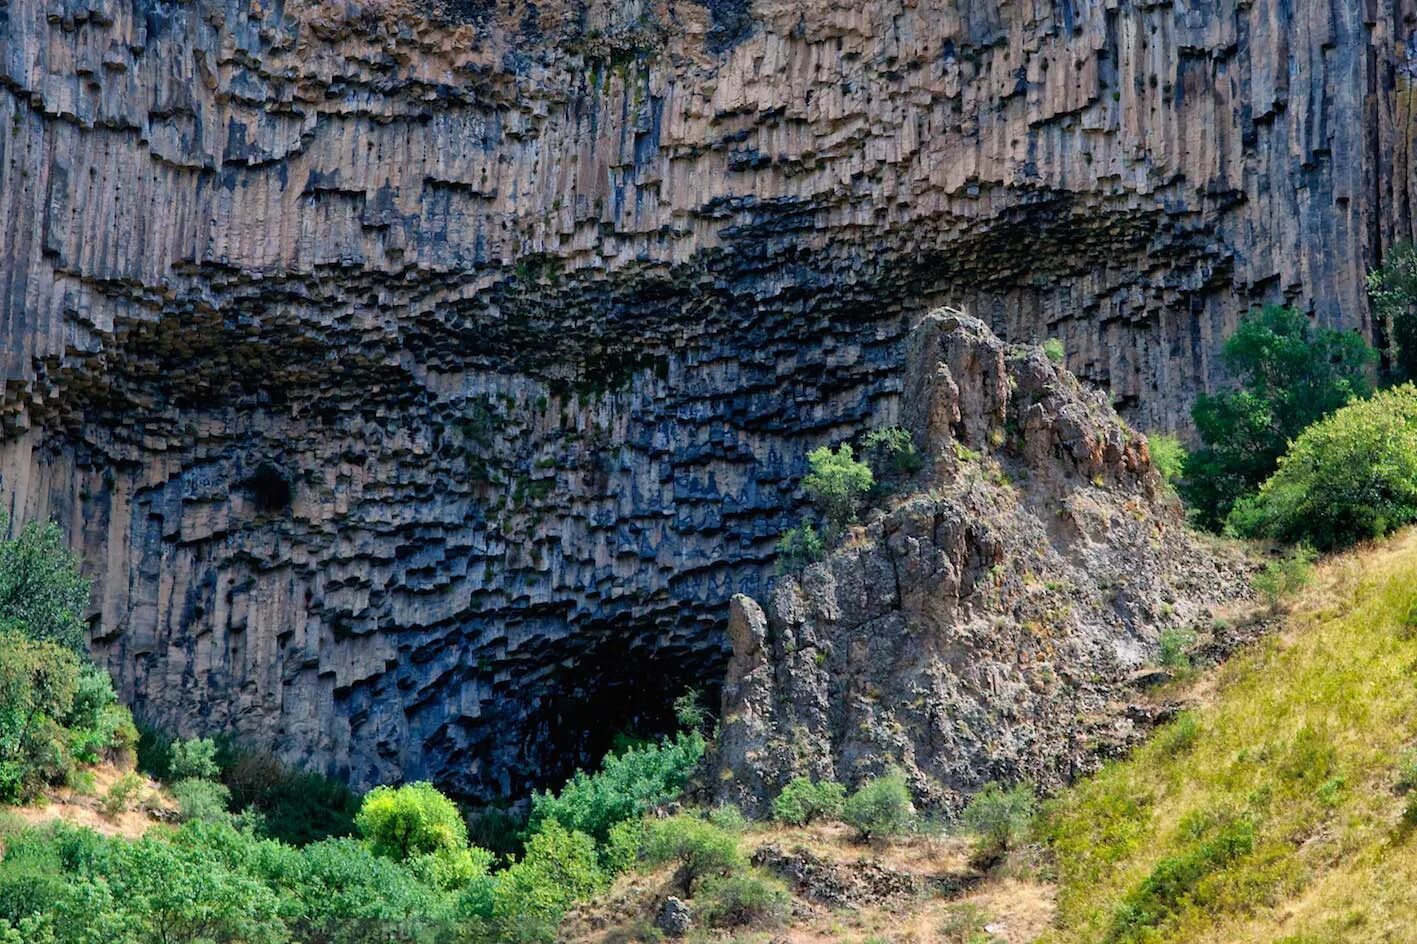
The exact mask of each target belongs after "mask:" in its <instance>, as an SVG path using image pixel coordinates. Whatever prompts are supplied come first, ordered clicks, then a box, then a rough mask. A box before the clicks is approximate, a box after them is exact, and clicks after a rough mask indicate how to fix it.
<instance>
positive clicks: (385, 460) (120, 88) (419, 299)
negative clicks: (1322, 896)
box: [0, 0, 1417, 796]
mask: <svg viewBox="0 0 1417 944" xmlns="http://www.w3.org/2000/svg"><path fill="white" fill-rule="evenodd" d="M1415 8H1417V7H1414V0H1370V2H1365V3H1331V2H1321V0H1298V2H1291V0H1166V2H1149V3H1125V2H1118V0H1050V2H1046V3H1045V2H1035V0H1005V2H996V0H885V2H863V0H842V2H833V3H817V2H786V0H759V2H757V3H749V2H748V0H714V2H712V3H709V4H707V5H701V4H698V3H693V2H688V0H674V2H654V3H650V2H630V3H620V2H610V0H545V2H540V3H537V4H534V5H533V4H527V3H522V2H518V0H505V2H500V3H488V2H484V0H469V2H449V3H446V4H442V5H440V9H441V10H442V12H443V14H444V19H445V20H446V18H447V17H448V16H452V17H454V18H457V19H459V20H460V21H461V22H460V24H459V25H457V26H452V25H449V24H448V23H447V22H435V21H432V20H428V19H425V18H422V17H419V16H417V15H414V14H412V13H405V12H401V10H400V7H399V5H398V4H388V5H385V6H384V7H382V8H380V9H372V8H360V7H356V6H349V5H343V4H340V3H336V2H331V3H323V4H318V3H313V2H311V3H297V2H292V3H289V4H283V3H266V2H261V0H180V2H179V0H3V2H2V3H0V219H3V220H4V221H5V223H4V228H3V230H0V476H2V477H3V481H0V489H3V494H4V500H5V502H6V504H7V506H8V508H9V509H10V510H11V511H12V512H13V513H14V514H13V516H14V517H15V518H21V517H26V516H54V517H56V518H57V519H58V520H60V522H61V523H62V524H63V525H64V526H65V527H66V529H67V530H68V532H69V534H70V535H71V538H72V540H73V542H74V544H75V545H76V547H78V548H79V549H80V550H81V551H82V552H83V553H84V555H85V557H86V558H87V559H88V560H89V561H91V562H92V568H93V572H92V576H93V577H94V578H95V581H96V583H95V593H96V601H97V602H96V611H95V613H94V626H95V635H94V647H95V651H96V652H97V653H98V654H99V655H100V656H101V657H102V658H103V659H105V660H106V661H107V663H108V664H109V666H110V667H111V668H112V669H113V671H114V674H115V676H116V678H117V679H118V682H119V685H120V687H121V689H122V691H123V693H124V695H125V697H126V698H128V699H129V700H130V701H132V702H133V703H134V704H135V707H136V708H137V710H138V711H139V713H140V714H141V715H142V716H143V717H145V718H146V719H147V720H149V721H152V722H154V723H158V724H162V725H166V726H169V727H173V728H176V729H179V730H182V731H183V732H186V733H191V732H194V731H217V730H224V731H228V732H231V733H235V734H237V735H239V736H241V737H242V738H244V739H246V740H247V741H249V742H252V743H253V744H255V745H257V746H264V747H269V748H273V749H275V750H277V751H278V752H279V753H280V754H281V755H282V756H283V757H284V758H286V759H287V760H291V761H295V762H299V763H302V764H307V765H310V766H314V767H318V768H321V769H323V770H326V771H327V772H329V773H334V774H338V775H342V776H346V777H348V778H350V779H351V780H353V781H354V782H356V783H358V784H369V783H371V782H374V781H377V780H387V779H393V778H397V777H400V776H420V777H422V776H428V777H433V778H434V779H437V780H438V781H439V782H440V783H442V784H443V785H444V786H446V787H448V788H450V789H453V790H456V791H458V792H461V793H465V794H469V795H484V796H486V795H494V794H503V793H516V792H521V791H523V790H525V789H526V787H527V785H528V784H529V783H530V782H532V781H535V780H539V779H550V778H554V777H555V776H556V775H557V774H559V773H563V772H565V770H566V768H567V766H568V765H569V764H571V763H574V762H575V761H576V760H577V759H578V758H580V757H581V756H583V755H584V754H586V753H587V752H590V753H593V752H594V751H595V750H597V749H598V748H599V747H600V746H603V744H601V743H599V742H597V741H596V739H595V737H594V736H592V735H590V734H588V733H587V732H589V731H592V730H595V729H603V730H611V729H613V728H614V727H616V726H617V725H620V724H623V723H626V722H629V721H632V720H636V719H638V720H641V721H644V722H647V723H651V724H652V723H654V722H655V720H656V718H655V717H654V715H655V713H656V712H657V711H659V710H660V709H658V708H657V706H658V705H660V704H662V703H663V702H664V701H666V700H667V698H664V697H661V696H662V695H666V694H672V693H674V692H675V691H677V690H678V689H679V688H681V687H682V686H683V685H684V684H686V683H688V682H693V681H704V680H712V679H714V678H716V677H718V676H719V674H720V669H721V666H722V664H723V653H722V650H721V641H720V636H719V627H720V626H721V618H720V614H721V613H722V604H723V602H724V601H726V600H727V599H728V598H729V597H730V596H731V595H732V594H733V593H735V592H746V593H759V592H761V591H762V589H763V588H764V586H765V581H766V578H767V576H768V574H769V573H770V566H771V565H770V559H771V555H772V546H773V544H774V542H775V540H776V536H777V534H778V533H779V532H780V531H781V530H782V527H783V526H784V524H785V522H787V521H789V520H790V519H791V518H792V516H793V514H794V505H795V504H796V501H797V499H796V491H795V483H796V479H797V476H798V475H799V474H800V471H801V466H802V457H803V455H804V454H805V452H806V451H807V450H808V449H809V448H811V447H813V446H815V445H818V444H820V443H821V442H824V441H828V440H830V439H834V438H840V437H842V436H845V435H847V434H849V433H852V432H855V431H857V430H860V429H862V428H864V427H866V426H868V425H871V424H880V423H889V422H893V421H894V419H895V417H896V415H897V413H898V410H899V402H900V401H899V396H898V388H899V380H898V377H899V369H898V368H899V365H900V361H901V357H902V352H903V347H902V345H903V338H904V335H905V327H906V322H907V318H908V316H909V315H910V314H911V313H912V312H916V311H918V310H922V309H923V308H924V307H925V306H926V305H929V304H932V303H936V302H941V301H950V302H955V303H960V304H965V305H967V306H969V307H970V308H971V309H972V310H974V311H976V312H978V313H979V314H981V315H983V316H984V317H985V318H986V319H987V320H988V321H989V322H990V323H991V324H992V325H993V326H994V327H995V328H997V329H999V330H1000V331H1002V332H1003V333H1004V334H1005V335H1006V336H1007V337H1010V338H1014V339H1020V340H1021V339H1026V338H1037V337H1040V336H1041V335H1043V334H1045V333H1047V334H1052V335H1056V336H1059V337H1061V338H1063V339H1064V340H1065V341H1066V343H1067V347H1068V351H1069V363H1070V365H1071V366H1072V367H1073V368H1074V369H1075V370H1076V371H1078V373H1079V374H1080V375H1082V376H1083V377H1085V378H1086V379H1088V380H1089V381H1092V382H1095V383H1098V384H1103V385H1106V386H1108V387H1109V388H1110V389H1111V390H1112V391H1113V393H1114V394H1115V396H1116V397H1117V398H1118V401H1119V402H1120V403H1121V404H1122V405H1123V406H1124V407H1125V409H1126V410H1128V411H1129V413H1130V415H1132V416H1134V418H1135V419H1136V420H1137V422H1138V425H1142V426H1146V425H1160V424H1166V423H1171V422H1175V421H1178V420H1180V419H1181V418H1182V417H1183V415H1184V409H1185V405H1186V403H1187V402H1188V400H1189V397H1190V395H1191V394H1192V393H1193V392H1194V390H1196V389H1197V388H1199V387H1202V386H1207V385H1211V384H1214V383H1216V382H1218V381H1220V380H1221V379H1223V378H1222V377H1221V375H1220V367H1219V365H1218V364H1217V362H1216V359H1215V358H1214V353H1215V348H1216V344H1215V339H1216V338H1217V337H1218V336H1220V335H1221V334H1222V333H1223V332H1224V330H1225V329H1226V328H1227V327H1229V326H1230V325H1232V324H1233V323H1234V321H1235V319H1236V317H1237V315H1238V313H1239V312H1240V311H1241V310H1242V309H1243V308H1244V307H1245V306H1246V305H1247V304H1249V303H1250V302H1252V301H1258V300H1277V299H1281V298H1289V299H1292V300H1294V301H1296V302H1297V303H1298V304H1300V305H1303V306H1305V307H1308V308H1311V309H1312V310H1313V311H1314V312H1315V313H1316V315H1317V316H1318V317H1319V318H1320V319H1321V320H1323V321H1324V322H1326V323H1331V324H1343V325H1351V326H1353V327H1356V328H1359V329H1361V330H1367V329H1368V328H1369V321H1368V315H1367V314H1366V307H1365V304H1364V301H1363V293H1362V289H1361V275H1362V271H1363V268H1364V266H1365V265H1366V264H1369V263H1371V262H1373V261H1374V260H1375V259H1376V258H1377V255H1378V252H1379V250H1380V249H1381V248H1382V247H1383V246H1385V245H1387V244H1389V243H1390V242H1392V241H1393V240H1394V239H1396V238H1398V237H1401V236H1404V235H1408V234H1410V233H1411V231H1412V216H1411V205H1412V201H1411V194H1412V192H1413V189H1414V178H1413V174H1414V171H1413V168H1412V166H1411V164H1410V159H1409V154H1410V147H1409V142H1410V141H1411V139H1412V133H1411V130H1410V129H1411V127H1412V125H1411V121H1410V118H1411V113H1410V107H1411V102H1412V97H1411V92H1410V78H1411V74H1412V70H1413V69H1414V62H1417V58H1414V54H1413V53H1412V51H1411V50H1412V48H1415V47H1414V46H1413V41H1412V39H1411V36H1412V29H1413V19H1412V18H1413V12H1414V9H1415ZM660 720H663V719H660Z"/></svg>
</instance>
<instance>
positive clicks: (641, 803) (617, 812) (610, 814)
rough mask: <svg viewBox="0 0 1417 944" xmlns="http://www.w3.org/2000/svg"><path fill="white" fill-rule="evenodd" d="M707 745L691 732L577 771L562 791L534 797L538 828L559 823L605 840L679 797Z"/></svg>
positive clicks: (534, 822) (534, 824)
mask: <svg viewBox="0 0 1417 944" xmlns="http://www.w3.org/2000/svg"><path fill="white" fill-rule="evenodd" d="M704 746H705V744H704V739H703V736H702V735H700V734H698V733H697V732H690V733H682V734H679V735H676V736H675V737H673V738H668V739H666V740H664V741H663V742H661V743H659V744H646V745H643V746H639V747H630V748H627V749H625V750H624V751H622V752H620V753H618V754H608V755H606V757H605V760H604V761H603V762H602V763H601V767H600V770H598V771H596V772H595V773H594V774H587V773H585V772H584V771H577V772H576V775H575V776H574V777H572V778H571V779H570V781H569V782H568V783H567V784H566V785H565V786H564V787H562V788H561V792H560V793H557V794H552V793H550V792H546V793H539V794H536V795H535V796H533V797H532V801H531V825H532V828H533V829H535V828H537V827H538V826H540V825H541V824H542V823H544V822H545V821H547V820H555V821H556V822H558V823H560V824H561V825H562V826H564V827H566V828H567V829H570V830H578V831H580V832H583V833H585V834H587V835H589V836H591V837H592V838H593V839H595V841H597V842H604V841H605V840H606V839H607V838H608V837H609V835H610V829H611V827H613V826H614V825H615V824H616V823H618V822H621V821H623V820H627V819H634V818H637V817H639V816H641V815H642V814H644V813H646V812H648V811H649V810H651V809H653V808H654V807H657V806H662V805H664V804H666V803H669V802H671V801H673V800H676V799H678V798H679V795H680V794H681V793H682V792H683V790H684V785H685V783H687V782H688V779H689V774H690V773H692V772H693V769H694V768H695V767H696V766H697V765H698V763H699V760H700V758H702V757H703V755H704Z"/></svg>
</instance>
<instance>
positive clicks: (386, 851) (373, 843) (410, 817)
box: [354, 782, 467, 861]
mask: <svg viewBox="0 0 1417 944" xmlns="http://www.w3.org/2000/svg"><path fill="white" fill-rule="evenodd" d="M354 822H355V825H356V826H358V827H359V832H360V833H361V834H362V835H363V836H364V838H365V839H366V840H368V841H369V847H370V848H371V849H373V850H374V852H375V853H377V854H378V855H382V856H388V857H389V858H392V859H398V860H400V861H403V860H406V859H409V858H411V857H412V856H416V855H428V854H431V853H435V852H441V851H457V850H459V849H464V848H466V847H467V823H465V822H463V818H462V813H461V812H459V811H458V808H457V806H455V805H454V804H453V801H452V800H449V799H448V798H447V797H445V796H443V794H441V793H439V792H438V790H437V789H436V788H435V787H434V786H433V785H432V784H431V783H426V782H419V783H410V784H406V785H404V786H402V787H375V788H374V789H373V790H371V791H369V793H368V794H366V795H365V797H364V802H363V803H362V804H361V805H360V807H359V815H358V816H356V817H355V818H354Z"/></svg>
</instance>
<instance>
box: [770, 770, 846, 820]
mask: <svg viewBox="0 0 1417 944" xmlns="http://www.w3.org/2000/svg"><path fill="white" fill-rule="evenodd" d="M845 800H846V788H845V787H843V786H842V785H841V784H839V783H837V782H836V781H834V780H813V779H812V778H810V777H797V778H795V779H794V780H793V781H792V782H791V783H789V784H788V785H787V786H785V787H783V788H782V792H781V793H779V794H778V795H777V798H776V799H774V800H773V801H772V815H773V819H776V820H777V821H779V822H782V823H791V824H792V825H794V826H805V825H807V824H808V823H810V822H812V821H813V820H818V819H836V818H837V817H838V816H840V815H841V809H842V805H843V803H844V802H845Z"/></svg>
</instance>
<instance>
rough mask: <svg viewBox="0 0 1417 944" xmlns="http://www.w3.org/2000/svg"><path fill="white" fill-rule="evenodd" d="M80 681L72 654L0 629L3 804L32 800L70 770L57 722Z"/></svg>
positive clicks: (0, 793)
mask: <svg viewBox="0 0 1417 944" xmlns="http://www.w3.org/2000/svg"><path fill="white" fill-rule="evenodd" d="M78 682H79V661H78V658H77V657H76V656H75V655H74V654H73V653H72V652H70V651H69V650H68V649H65V648H63V647H61V646H59V645H57V644H56V643H54V642H52V641H50V640H47V639H31V638H29V637H27V636H24V635H21V634H20V633H18V632H15V631H14V630H8V631H7V630H5V629H3V628H0V802H12V803H13V802H16V801H23V800H27V799H29V798H31V797H32V796H34V794H35V793H36V792H37V791H38V789H39V787H40V786H41V785H42V784H43V783H44V782H45V781H52V780H56V779H59V778H61V777H62V776H63V775H64V773H65V772H66V771H67V769H68V767H69V759H68V753H67V747H66V744H67V738H66V737H65V735H64V731H63V729H62V728H61V727H60V726H59V723H58V720H57V719H59V718H63V717H65V716H66V715H68V714H69V713H70V710H71V709H72V707H73V703H74V694H75V692H76V691H77V689H78Z"/></svg>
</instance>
